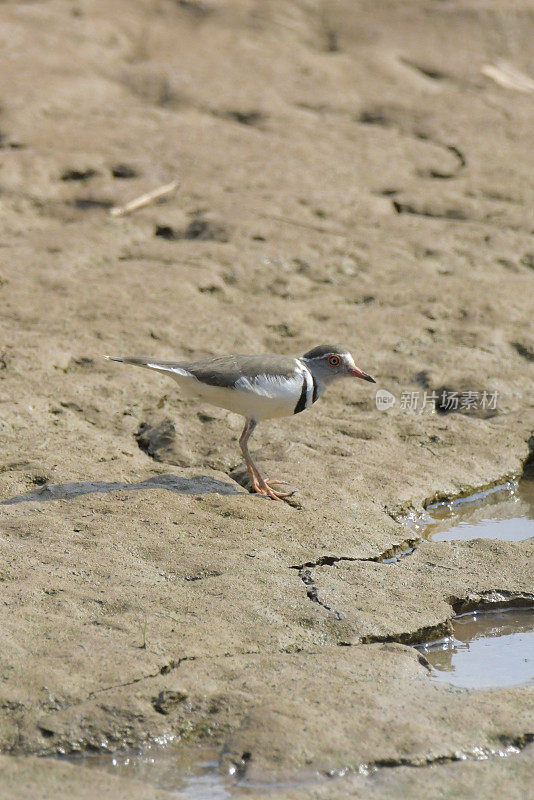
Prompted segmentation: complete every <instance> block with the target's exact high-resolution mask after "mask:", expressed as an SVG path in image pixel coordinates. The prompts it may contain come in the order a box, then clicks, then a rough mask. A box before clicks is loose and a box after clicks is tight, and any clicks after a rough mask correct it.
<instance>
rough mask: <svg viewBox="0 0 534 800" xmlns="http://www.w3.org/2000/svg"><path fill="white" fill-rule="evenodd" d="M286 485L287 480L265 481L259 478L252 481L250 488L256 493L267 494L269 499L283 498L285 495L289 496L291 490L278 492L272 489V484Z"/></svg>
mask: <svg viewBox="0 0 534 800" xmlns="http://www.w3.org/2000/svg"><path fill="white" fill-rule="evenodd" d="M284 485H285V486H287V481H266V480H263V478H261V479H260V480H259V481H254V482H253V484H252V488H253V490H254V491H255V492H257V493H258V494H263V495H267V497H270V498H271V500H283V499H284V498H285V497H291V495H292V494H294V493H293V492H278V491H275V490H274V489H273V486H284Z"/></svg>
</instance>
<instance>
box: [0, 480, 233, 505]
mask: <svg viewBox="0 0 534 800" xmlns="http://www.w3.org/2000/svg"><path fill="white" fill-rule="evenodd" d="M146 489H167V491H169V492H176V493H177V494H243V492H242V490H240V489H238V488H237V487H236V486H235V484H231V483H224V482H223V481H219V480H217V479H216V478H210V477H209V476H208V475H194V476H193V477H192V478H181V477H179V476H178V475H155V476H154V477H153V478H148V479H147V480H146V481H140V482H139V483H106V482H104V481H81V482H77V483H57V484H49V483H46V484H45V485H44V486H40V487H39V488H38V489H35V490H34V491H33V492H28V493H27V494H21V495H18V497H10V498H8V499H7V500H2V501H1V502H0V505H2V506H10V505H14V504H15V503H28V502H32V501H34V502H38V503H43V502H47V501H48V500H72V498H73V497H79V496H80V495H82V494H106V493H108V492H116V491H118V490H120V491H128V492H137V491H145V490H146Z"/></svg>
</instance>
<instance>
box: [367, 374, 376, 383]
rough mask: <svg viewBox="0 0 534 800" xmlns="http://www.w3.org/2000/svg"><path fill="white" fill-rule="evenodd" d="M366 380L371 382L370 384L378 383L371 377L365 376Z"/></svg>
mask: <svg viewBox="0 0 534 800" xmlns="http://www.w3.org/2000/svg"><path fill="white" fill-rule="evenodd" d="M365 380H366V381H369V383H376V381H375V379H374V378H372V377H371V376H370V375H366V376H365Z"/></svg>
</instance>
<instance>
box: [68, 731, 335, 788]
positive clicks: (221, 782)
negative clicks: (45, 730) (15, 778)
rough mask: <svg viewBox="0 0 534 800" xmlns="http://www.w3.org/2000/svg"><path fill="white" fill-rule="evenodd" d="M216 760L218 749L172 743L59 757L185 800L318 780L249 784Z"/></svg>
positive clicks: (306, 784) (314, 777)
mask: <svg viewBox="0 0 534 800" xmlns="http://www.w3.org/2000/svg"><path fill="white" fill-rule="evenodd" d="M219 757H220V748H214V747H207V746H198V747H191V746H184V745H183V743H182V744H181V745H180V744H179V743H176V744H167V745H165V746H162V745H157V744H153V745H148V746H147V747H145V748H143V749H142V750H138V751H133V752H132V751H129V752H122V753H121V752H116V753H94V754H93V753H92V754H89V755H87V754H83V755H79V756H62V757H61V758H62V759H64V760H67V761H69V762H70V763H76V764H78V765H79V766H83V767H84V768H85V769H97V770H100V771H101V772H109V773H110V774H112V775H116V776H117V777H120V778H129V779H131V780H137V781H140V782H142V783H145V784H147V785H150V786H155V787H156V788H158V789H163V790H165V791H167V792H170V794H171V795H172V794H175V795H176V796H178V797H181V798H187V800H234V798H247V797H254V796H255V795H256V794H257V792H258V791H259V790H262V791H265V792H267V791H272V792H274V791H281V790H282V789H291V788H295V787H298V788H303V789H306V787H312V786H314V785H315V784H316V783H317V781H318V780H320V776H319V775H318V774H317V773H313V774H310V775H309V776H308V777H304V776H303V777H302V779H300V780H298V781H292V782H289V781H288V782H282V781H269V782H265V783H259V782H251V781H247V780H246V779H243V778H242V776H240V775H239V774H238V771H237V770H236V772H235V773H234V774H232V773H231V772H229V773H226V774H224V773H223V772H221V770H220V765H219ZM324 780H325V778H323V781H324Z"/></svg>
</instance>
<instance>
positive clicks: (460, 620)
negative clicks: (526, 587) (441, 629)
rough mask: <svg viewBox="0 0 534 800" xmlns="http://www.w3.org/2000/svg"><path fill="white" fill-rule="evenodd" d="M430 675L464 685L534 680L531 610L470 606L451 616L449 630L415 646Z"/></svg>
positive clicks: (488, 685) (479, 686)
mask: <svg viewBox="0 0 534 800" xmlns="http://www.w3.org/2000/svg"><path fill="white" fill-rule="evenodd" d="M417 649H418V650H420V651H421V652H422V653H423V654H424V656H425V658H426V659H428V661H429V662H430V665H431V666H432V677H433V679H434V680H436V681H440V682H442V683H451V684H453V685H454V686H461V687H463V688H468V689H488V688H492V687H503V686H520V685H524V684H527V683H532V682H534V609H532V608H518V609H507V610H499V611H478V612H477V611H473V612H470V613H468V614H461V615H459V616H457V617H455V619H454V620H453V634H452V636H447V637H445V638H444V639H440V640H439V641H436V642H428V643H427V644H423V645H417Z"/></svg>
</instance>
